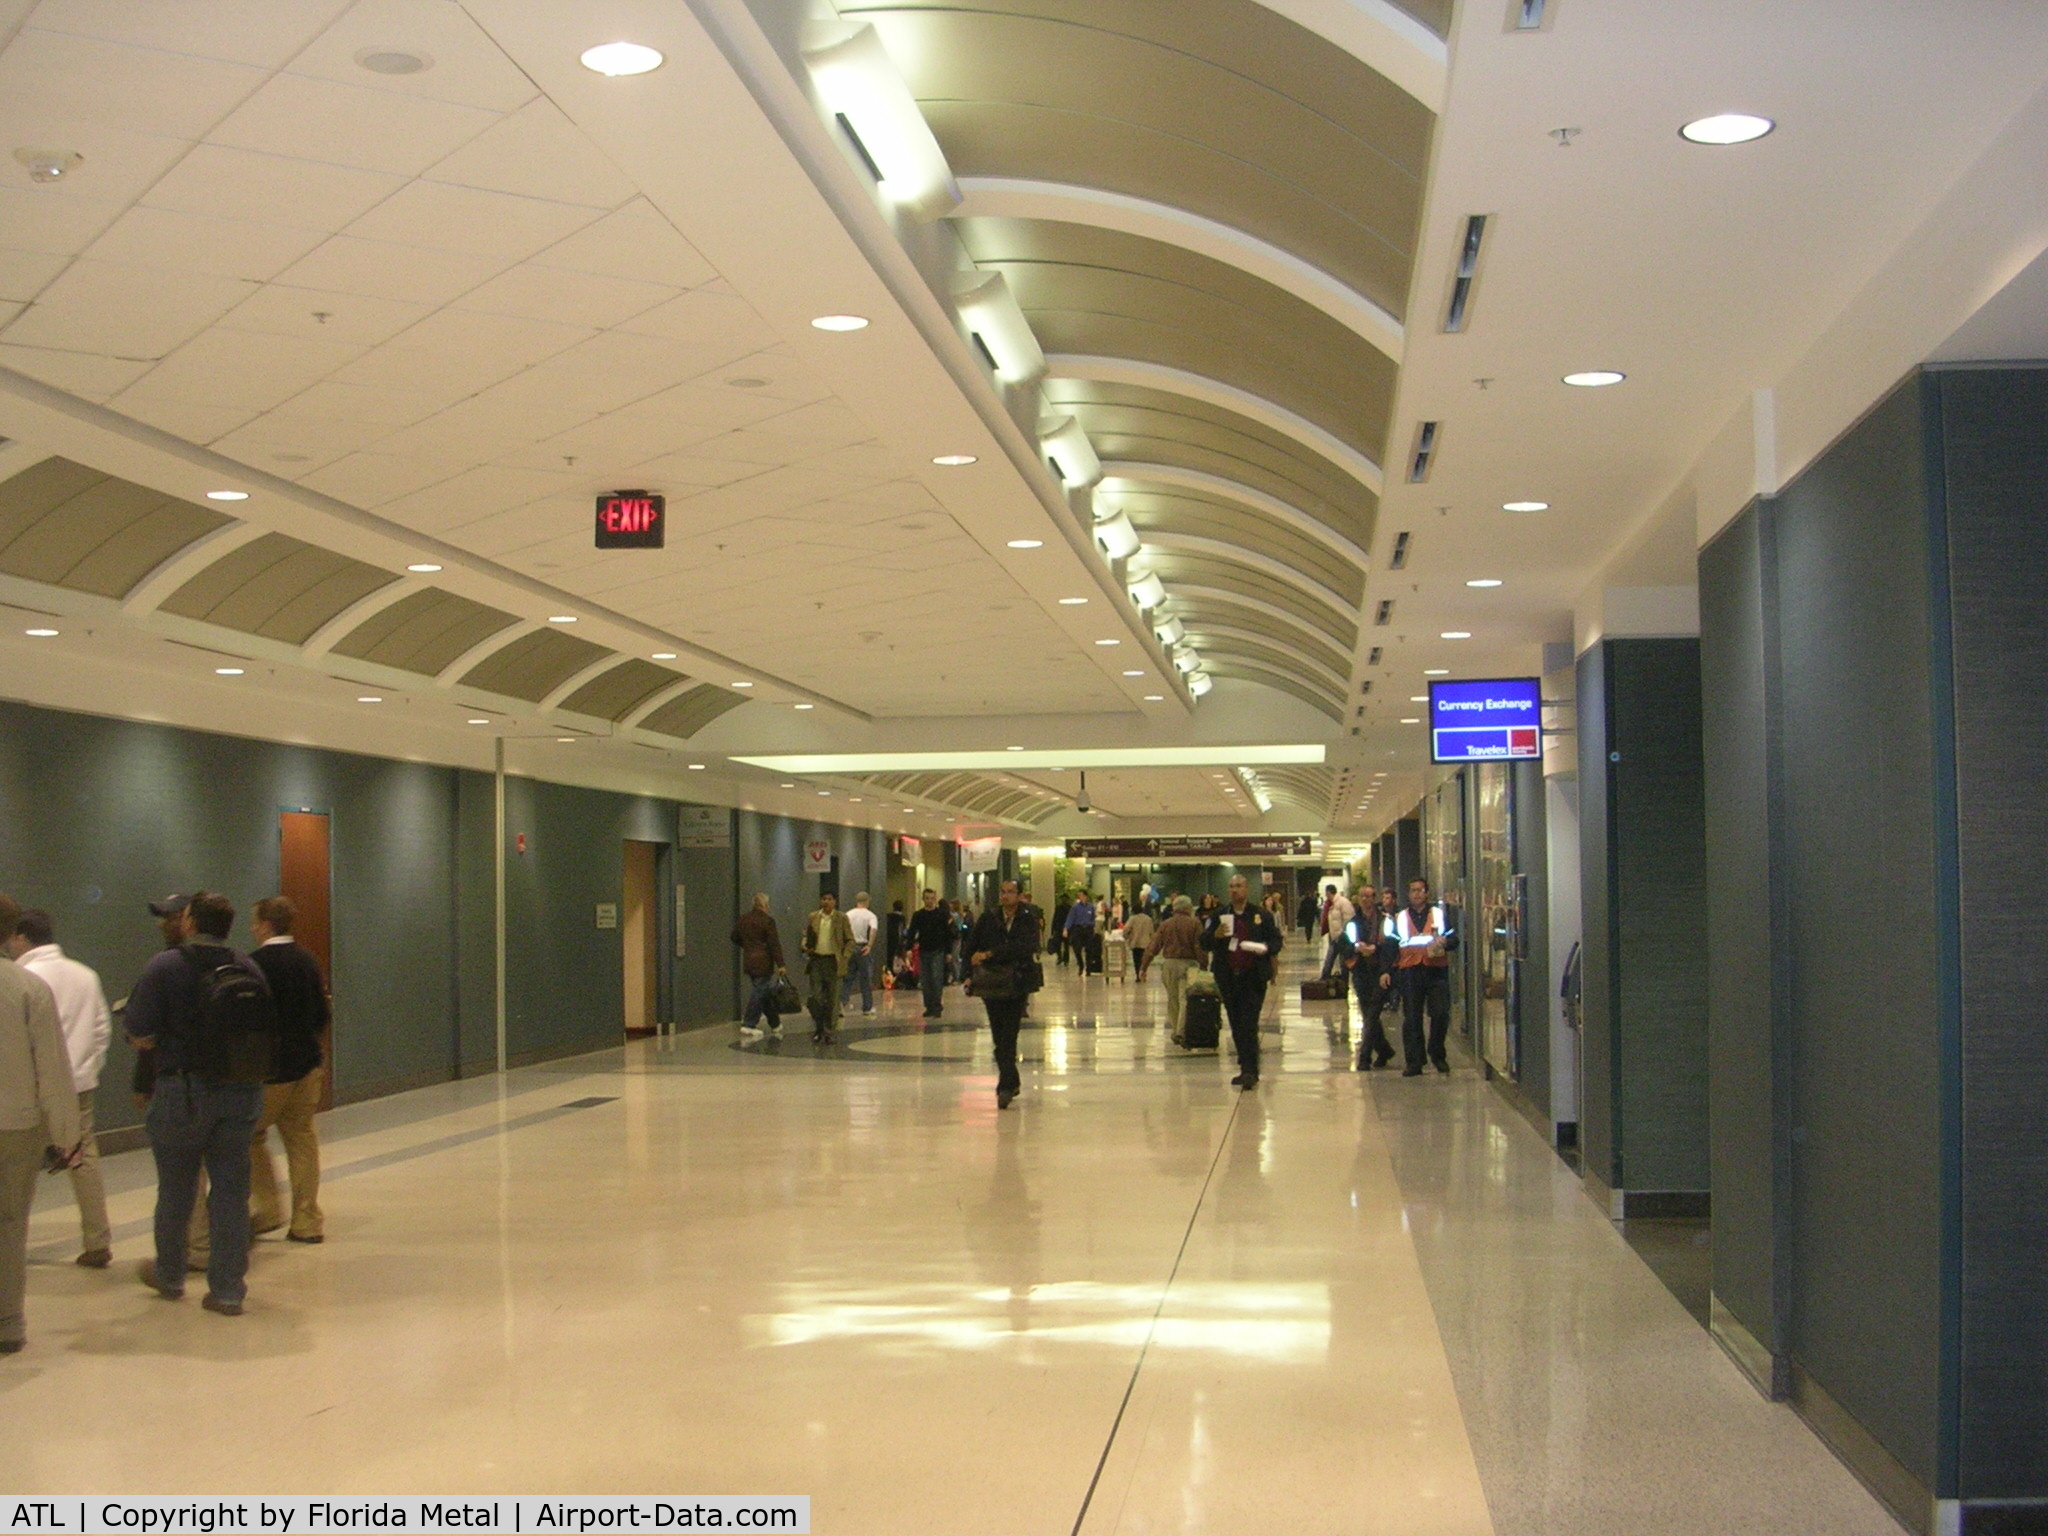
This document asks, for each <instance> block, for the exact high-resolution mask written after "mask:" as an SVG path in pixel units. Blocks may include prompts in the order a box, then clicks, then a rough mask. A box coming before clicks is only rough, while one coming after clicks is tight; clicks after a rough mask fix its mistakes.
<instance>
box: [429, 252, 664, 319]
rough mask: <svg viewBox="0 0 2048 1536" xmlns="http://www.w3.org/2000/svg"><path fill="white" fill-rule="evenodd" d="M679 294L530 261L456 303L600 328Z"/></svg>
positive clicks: (660, 287) (497, 313) (488, 311)
mask: <svg viewBox="0 0 2048 1536" xmlns="http://www.w3.org/2000/svg"><path fill="white" fill-rule="evenodd" d="M675 296H676V290H675V289H673V288H664V287H662V286H660V285H659V284H657V283H641V282H635V281H633V280H632V279H630V278H624V277H604V276H601V275H599V274H597V273H594V272H579V273H576V274H575V275H574V276H570V275H568V274H566V273H564V272H563V271H562V270H561V269H560V268H557V267H543V266H538V265H536V264H534V263H532V262H527V263H524V264H522V265H520V266H516V267H514V268H512V270H511V271H509V272H505V273H503V274H501V275H499V276H497V277H494V278H492V279H491V280H490V281H489V282H488V283H485V284H484V285H483V286H482V287H481V288H479V289H477V290H476V291H475V292H473V293H466V294H464V295H463V296H462V297H461V298H460V299H458V300H456V301H455V303H456V307H457V308H458V309H474V310H481V311H483V312H484V313H486V314H495V315H525V316H528V317H529V318H531V319H535V320H556V321H560V322H561V323H562V324H564V325H584V326H589V327H590V328H592V329H593V330H600V331H601V330H605V329H608V328H609V327H611V326H615V325H617V324H618V323H619V322H620V321H621V320H627V319H630V318H632V317H633V316H634V315H637V314H640V313H641V312H642V311H644V310H649V309H652V308H653V307H654V306H655V305H657V304H660V303H663V302H665V301H667V300H669V299H672V298H674V297H675Z"/></svg>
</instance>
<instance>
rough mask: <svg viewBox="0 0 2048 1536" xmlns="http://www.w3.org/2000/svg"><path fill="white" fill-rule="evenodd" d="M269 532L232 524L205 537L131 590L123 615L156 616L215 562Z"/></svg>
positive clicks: (152, 572)
mask: <svg viewBox="0 0 2048 1536" xmlns="http://www.w3.org/2000/svg"><path fill="white" fill-rule="evenodd" d="M269 531H270V530H269V529H268V528H262V527H259V526H257V525H256V524H255V523H244V522H229V523H224V524H222V525H221V526H220V527H218V528H216V529H214V530H213V532H211V533H204V534H201V535H200V536H199V537H198V538H196V539H194V540H193V541H192V542H191V543H190V544H187V545H186V546H185V547H184V548H183V549H180V550H179V551H178V552H177V553H176V554H173V555H171V556H170V557H169V558H168V559H166V560H165V561H164V562H163V563H162V564H161V565H159V566H158V567H157V568H156V569H155V570H153V571H151V572H150V573H149V574H148V575H147V576H145V577H143V578H142V580H140V581H138V582H137V583H135V585H134V586H133V587H130V588H129V589H128V594H127V596H125V597H123V598H122V599H121V611H122V612H123V613H125V614H127V615H128V616H129V617H130V618H141V617H142V616H144V615H145V614H151V613H155V612H156V611H157V609H159V608H161V607H162V606H163V605H164V603H165V602H166V601H168V600H169V598H170V597H171V595H172V594H173V593H174V592H176V591H177V590H178V589H179V588H180V587H182V586H184V585H185V583H186V582H188V581H190V580H191V579H192V578H193V577H194V576H197V575H198V574H199V573H200V572H201V571H203V570H205V569H206V568H207V567H208V566H210V565H212V564H213V563H214V561H216V560H218V559H220V558H221V557H222V556H223V555H229V554H232V553H234V551H236V550H238V549H240V548H241V547H242V546H243V545H244V544H253V543H255V542H256V541H257V540H258V539H260V538H262V537H263V535H264V534H266V533H268V532H269Z"/></svg>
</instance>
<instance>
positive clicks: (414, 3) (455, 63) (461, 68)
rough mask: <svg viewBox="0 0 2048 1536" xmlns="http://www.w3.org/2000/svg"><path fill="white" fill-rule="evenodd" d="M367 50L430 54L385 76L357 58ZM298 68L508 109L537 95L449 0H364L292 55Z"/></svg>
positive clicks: (410, 92)
mask: <svg viewBox="0 0 2048 1536" xmlns="http://www.w3.org/2000/svg"><path fill="white" fill-rule="evenodd" d="M367 49H380V50H388V49H397V50H402V51H404V52H407V53H413V54H417V55H419V56H421V57H423V58H426V59H429V60H431V61H432V63H431V67H429V68H427V69H423V70H421V71H419V72H418V73H417V74H411V75H379V74H374V73H372V72H370V71H368V70H366V69H364V68H363V66H362V65H360V64H358V63H357V62H356V55H358V54H359V53H362V52H364V51H365V50H367ZM291 68H292V72H293V73H294V74H302V75H316V76H319V77H321V78H323V79H329V80H338V81H341V82H344V83H347V84H362V83H363V82H365V81H368V82H371V83H373V84H374V85H376V86H377V88H378V89H380V90H385V91H389V92H392V93H394V94H397V95H403V96H412V97H421V98H426V99H430V100H434V101H448V102H459V103H462V104H465V105H468V106H474V107H489V108H491V109H493V110H495V111H499V112H509V111H511V110H513V109H514V108H515V107H517V106H519V105H520V104H521V103H522V102H525V101H528V100H530V99H531V98H532V97H533V95H534V94H535V90H534V85H533V82H532V81H531V80H529V79H528V78H527V77H526V75H525V74H524V72H522V71H521V70H520V69H519V67H518V66H517V65H515V64H514V63H513V62H512V61H511V60H510V59H508V58H506V57H505V55H504V53H503V51H502V50H501V49H499V47H498V46H497V44H495V43H494V42H492V41H491V39H490V37H489V35H488V34H486V33H485V32H484V31H483V29H482V28H481V27H479V26H477V24H476V23H475V22H474V21H472V20H470V18H469V14H468V13H467V12H466V11H464V10H463V8H462V7H461V6H459V5H450V4H449V3H448V0H358V3H357V4H355V5H352V6H350V7H349V8H348V10H347V11H346V12H344V13H343V14H342V16H341V17H340V18H339V19H338V20H337V21H336V22H335V23H334V25H333V26H331V27H330V28H328V30H327V31H326V32H324V33H323V34H321V36H320V37H318V38H317V39H315V40H314V41H313V42H312V43H311V44H310V45H309V46H308V47H307V48H306V50H305V51H304V52H303V53H301V54H300V55H299V56H298V57H297V58H295V59H293V60H292V62H291Z"/></svg>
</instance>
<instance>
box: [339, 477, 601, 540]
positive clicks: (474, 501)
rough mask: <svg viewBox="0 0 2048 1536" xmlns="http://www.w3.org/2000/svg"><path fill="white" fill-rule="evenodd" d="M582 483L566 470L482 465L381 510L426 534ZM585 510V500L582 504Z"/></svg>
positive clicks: (555, 493) (517, 505)
mask: <svg viewBox="0 0 2048 1536" xmlns="http://www.w3.org/2000/svg"><path fill="white" fill-rule="evenodd" d="M580 483H581V482H580V481H579V480H578V479H577V477H576V476H574V475H573V474H572V473H570V472H569V471H568V470H566V469H560V468H558V469H556V470H555V471H554V472H553V473H550V472H548V471H545V470H534V469H513V468H509V467H507V466H505V465H502V464H481V465H478V466H477V467H476V468H475V469H468V470H464V471H463V472H462V473H461V474H459V475H456V476H454V477H453V478H452V479H449V480H444V481H442V482H441V483H439V484H438V485H435V486H432V487H431V488H429V489H427V490H424V491H416V492H414V493H413V494H412V495H409V496H401V497H399V498H398V499H397V500H395V501H391V502H387V503H385V505H384V506H383V507H381V508H379V511H380V512H381V513H382V514H383V515H384V516H386V517H389V518H393V519H395V520H396V521H398V522H401V523H404V524H405V525H406V526H407V527H408V528H417V529H420V530H421V531H422V532H426V533H438V532H440V531H441V530H443V529H447V528H456V527H460V526H461V525H462V524H464V523H469V522H474V521H475V520H476V519H477V518H479V517H487V516H489V515H491V514H493V513H496V512H506V511H510V510H511V509H512V508H514V507H523V506H526V505H527V504H528V503H530V502H535V501H539V500H542V499H543V498H546V497H549V496H553V495H558V494H562V493H564V492H565V491H566V490H567V489H568V488H570V487H572V486H575V485H578V484H580ZM579 504H580V505H583V506H584V507H585V508H586V509H587V508H588V506H589V503H588V502H581V503H579Z"/></svg>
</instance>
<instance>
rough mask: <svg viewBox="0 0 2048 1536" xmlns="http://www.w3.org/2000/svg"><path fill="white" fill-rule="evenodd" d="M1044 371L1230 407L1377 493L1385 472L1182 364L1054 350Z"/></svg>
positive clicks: (1297, 419)
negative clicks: (1181, 366)
mask: <svg viewBox="0 0 2048 1536" xmlns="http://www.w3.org/2000/svg"><path fill="white" fill-rule="evenodd" d="M1045 365H1046V375H1047V377H1049V378H1055V379H1081V380H1084V381H1086V382H1088V383H1091V384H1129V385H1131V386H1133V387H1134V388H1138V389H1156V390H1158V391H1159V392H1160V393H1162V394H1168V395H1184V396H1186V397H1187V398H1188V399H1190V400H1199V401H1201V402H1202V403H1203V404H1205V405H1213V406H1216V407H1217V408H1218V409H1220V410H1226V411H1234V412H1236V413H1237V414H1238V415H1240V416H1243V417H1247V418H1248V419H1250V420H1252V421H1255V422H1257V423H1258V424H1259V425H1260V426H1262V427H1266V428H1268V429H1269V430H1271V431H1274V432H1278V433H1279V434H1280V435H1281V436H1282V437H1289V438H1292V439H1293V440H1294V441H1295V442H1297V443H1300V444H1301V445H1302V447H1304V448H1307V449H1309V450H1311V451H1312V452H1315V453H1317V454H1320V455H1321V456H1322V457H1323V458H1325V459H1328V460H1329V461H1330V462H1331V463H1332V464H1334V465H1336V466H1337V468H1338V469H1340V470H1342V471H1343V472H1344V473H1345V474H1346V475H1348V476H1350V477H1351V478H1352V479H1353V480H1356V481H1357V482H1358V483H1359V484H1360V485H1362V486H1364V487H1365V488H1366V489H1367V490H1369V491H1371V492H1372V493H1373V495H1375V496H1377V495H1379V494H1380V491H1381V489H1382V488H1383V487H1384V486H1385V484H1386V476H1385V475H1384V474H1383V473H1382V472H1381V470H1380V467H1379V465H1377V464H1375V463H1373V461H1372V460H1371V459H1369V458H1367V457H1366V456H1365V455H1364V454H1362V453H1360V452H1359V451H1358V450H1357V449H1356V448H1354V447H1352V446H1351V445H1350V444H1349V443H1347V442H1345V441H1344V440H1343V439H1342V438H1340V437H1338V436H1337V435H1336V434H1335V433H1333V432H1329V431H1326V430H1325V429H1323V428H1322V427H1319V426H1317V425H1316V424H1315V423H1314V422H1312V421H1310V420H1309V419H1308V418H1307V417H1306V416H1299V415H1296V414H1295V413H1294V412H1293V411H1290V410H1288V409H1287V408H1286V407H1285V406H1283V405H1275V404H1274V403H1273V402H1272V401H1270V400H1268V399H1265V398H1264V397H1263V396H1260V395H1255V394H1253V393H1251V391H1249V390H1244V389H1239V388H1238V387H1237V386H1236V385H1235V384H1225V383H1224V382H1223V381H1222V380H1221V379H1211V378H1207V377H1205V376H1203V375H1202V374H1199V373H1190V372H1188V371H1187V370H1186V369H1184V368H1170V367H1168V366H1167V365H1166V364H1164V363H1145V362H1139V361H1137V360H1136V359H1134V358H1128V357H1098V356H1091V355H1089V354H1087V353H1081V352H1055V353H1051V354H1049V355H1048V356H1047V357H1046V360H1045Z"/></svg>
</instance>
